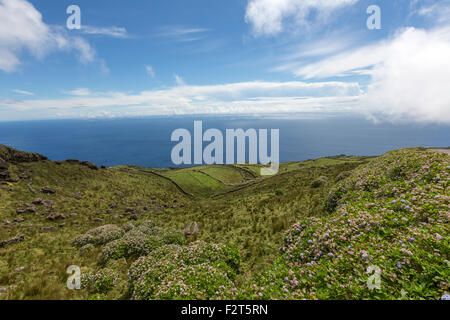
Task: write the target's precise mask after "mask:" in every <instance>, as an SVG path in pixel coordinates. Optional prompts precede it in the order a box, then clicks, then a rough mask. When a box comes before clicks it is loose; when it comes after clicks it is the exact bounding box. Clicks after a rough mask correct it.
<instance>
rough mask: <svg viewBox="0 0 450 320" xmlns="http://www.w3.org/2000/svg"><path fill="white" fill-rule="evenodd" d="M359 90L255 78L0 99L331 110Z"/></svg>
mask: <svg viewBox="0 0 450 320" xmlns="http://www.w3.org/2000/svg"><path fill="white" fill-rule="evenodd" d="M361 93H362V92H361V90H360V88H359V85H358V84H357V83H344V82H320V83H305V82H299V81H293V82H258V81H255V82H240V83H232V84H223V85H206V86H195V85H188V84H183V85H177V86H175V87H172V88H167V89H157V90H151V91H142V92H140V93H137V94H129V93H123V92H92V91H91V90H89V89H88V88H79V89H75V90H71V91H67V92H65V96H64V97H62V98H60V99H28V100H25V99H24V100H3V101H1V100H0V107H3V108H8V109H14V110H19V111H22V112H26V113H27V115H32V114H33V113H35V114H40V116H41V117H42V116H43V115H47V116H49V115H52V117H54V115H57V116H58V117H74V116H76V115H78V116H77V117H80V116H81V117H83V116H86V115H98V116H105V115H108V116H118V117H120V116H133V115H134V116H137V115H139V116H141V115H173V114H177V115H181V114H213V113H215V114H248V113H253V114H267V113H274V112H276V113H282V112H335V111H350V110H351V108H352V107H355V106H356V103H357V102H358V99H359V97H360V95H361Z"/></svg>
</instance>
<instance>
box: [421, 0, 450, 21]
mask: <svg viewBox="0 0 450 320" xmlns="http://www.w3.org/2000/svg"><path fill="white" fill-rule="evenodd" d="M419 4H420V6H419V8H417V9H416V10H414V11H413V13H414V14H418V15H419V16H423V17H425V18H428V19H430V20H432V21H433V22H434V23H435V24H442V23H447V22H449V21H450V0H440V1H437V2H436V1H434V0H433V1H430V0H428V1H425V3H423V1H415V2H413V6H417V5H419Z"/></svg>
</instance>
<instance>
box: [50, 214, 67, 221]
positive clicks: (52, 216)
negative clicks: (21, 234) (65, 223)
mask: <svg viewBox="0 0 450 320" xmlns="http://www.w3.org/2000/svg"><path fill="white" fill-rule="evenodd" d="M64 219H66V216H65V215H63V214H61V213H51V214H49V215H48V216H47V220H50V221H56V220H64Z"/></svg>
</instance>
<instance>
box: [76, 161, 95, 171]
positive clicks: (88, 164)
mask: <svg viewBox="0 0 450 320" xmlns="http://www.w3.org/2000/svg"><path fill="white" fill-rule="evenodd" d="M80 164H81V165H82V166H85V167H88V168H89V169H92V170H98V167H97V166H96V165H95V164H93V163H92V162H90V161H83V162H81V163H80Z"/></svg>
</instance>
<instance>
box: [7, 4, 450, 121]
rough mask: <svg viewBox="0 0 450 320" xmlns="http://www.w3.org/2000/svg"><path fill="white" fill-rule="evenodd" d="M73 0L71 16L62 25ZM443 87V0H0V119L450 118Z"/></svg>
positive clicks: (447, 64) (446, 48)
mask: <svg viewBox="0 0 450 320" xmlns="http://www.w3.org/2000/svg"><path fill="white" fill-rule="evenodd" d="M71 5H77V6H78V7H79V8H80V17H81V21H80V22H81V24H80V29H69V28H68V27H67V20H68V19H69V18H70V16H71V14H70V13H69V14H68V13H67V9H68V7H69V6H71ZM373 5H376V6H377V7H378V8H379V13H380V14H379V18H380V20H379V21H380V28H379V29H378V28H375V29H374V28H368V26H367V20H368V19H369V20H370V19H372V15H373V14H374V13H376V11H372V10H368V9H370V8H371V6H373ZM368 11H369V13H368ZM370 21H372V22H373V21H376V20H373V19H372V20H370ZM449 89H450V0H396V1H392V0H386V1H383V0H227V1H211V0H189V1H186V0H165V1H153V0H152V1H143V0H128V1H124V0H122V1H120V0H70V1H66V0H58V1H54V0H0V121H13V120H39V119H63V118H120V117H139V116H156V115H184V114H189V115H192V114H212V115H215V114H251V115H259V114H261V115H266V114H273V113H277V114H279V113H287V114H294V113H295V114H302V113H317V114H319V115H320V114H324V115H325V114H328V113H342V114H348V113H352V114H361V115H363V116H365V117H367V118H369V119H372V120H374V121H390V122H419V123H437V124H444V125H450V90H449Z"/></svg>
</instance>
